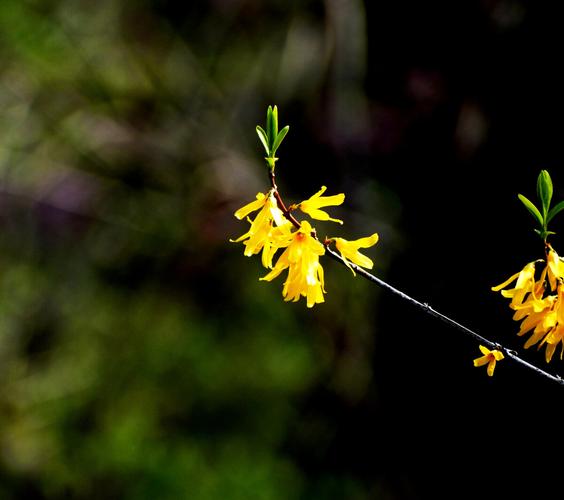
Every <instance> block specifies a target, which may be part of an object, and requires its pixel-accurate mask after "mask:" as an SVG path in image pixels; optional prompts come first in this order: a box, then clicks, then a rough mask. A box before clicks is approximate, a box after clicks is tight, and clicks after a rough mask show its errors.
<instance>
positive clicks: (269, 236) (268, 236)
mask: <svg viewBox="0 0 564 500" xmlns="http://www.w3.org/2000/svg"><path fill="white" fill-rule="evenodd" d="M256 198H257V199H256V200H255V201H252V202H251V203H248V204H247V205H245V206H244V207H242V208H240V209H239V210H237V211H236V212H235V217H237V218H238V219H242V218H244V217H246V216H247V215H249V214H250V213H252V212H256V211H257V210H260V212H259V213H258V214H257V216H256V217H255V219H254V220H250V219H249V218H247V220H249V222H250V223H251V227H250V228H249V230H248V231H247V232H246V233H245V234H243V235H242V236H240V237H239V238H237V239H236V240H231V241H233V242H235V243H238V242H241V241H244V245H245V251H244V254H245V255H246V256H247V257H250V256H251V255H255V254H257V253H259V252H260V251H261V250H262V264H263V266H264V267H266V268H271V267H272V258H273V256H274V254H275V253H276V250H278V248H279V247H277V246H276V244H275V242H276V241H277V239H278V238H279V237H280V235H281V234H289V233H290V229H289V226H288V225H289V224H290V223H289V221H288V220H287V219H286V218H285V217H284V214H283V213H282V210H280V208H278V204H277V202H276V198H275V197H274V194H273V192H272V191H270V192H268V193H267V194H266V195H265V194H263V193H258V194H257V196H256ZM290 225H291V224H290Z"/></svg>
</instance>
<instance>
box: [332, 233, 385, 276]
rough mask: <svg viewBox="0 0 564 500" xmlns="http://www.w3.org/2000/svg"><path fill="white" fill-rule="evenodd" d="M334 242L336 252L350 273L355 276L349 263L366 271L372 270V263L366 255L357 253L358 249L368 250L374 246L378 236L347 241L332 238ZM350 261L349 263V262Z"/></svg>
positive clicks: (375, 234)
mask: <svg viewBox="0 0 564 500" xmlns="http://www.w3.org/2000/svg"><path fill="white" fill-rule="evenodd" d="M332 240H333V241H334V242H335V246H336V247H337V250H338V251H339V253H340V254H341V257H342V258H343V261H344V262H345V264H346V265H347V267H348V268H349V269H350V270H351V272H352V273H353V274H354V275H355V276H356V273H355V272H354V269H353V268H352V266H351V265H350V262H352V263H354V264H356V265H357V266H360V267H366V268H367V269H372V267H373V266H374V263H373V262H372V260H371V259H370V258H368V257H367V256H366V255H363V254H362V253H360V252H359V251H358V249H359V248H369V247H371V246H374V245H375V244H376V243H377V242H378V234H377V233H374V234H373V235H372V236H367V237H365V238H359V239H358V240H353V241H348V240H345V239H344V238H332ZM349 261H350V262H349Z"/></svg>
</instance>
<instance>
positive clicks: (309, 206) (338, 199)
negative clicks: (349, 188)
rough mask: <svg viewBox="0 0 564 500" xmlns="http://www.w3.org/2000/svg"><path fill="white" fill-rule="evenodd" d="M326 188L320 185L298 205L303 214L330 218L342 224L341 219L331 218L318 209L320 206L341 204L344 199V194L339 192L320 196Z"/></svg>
mask: <svg viewBox="0 0 564 500" xmlns="http://www.w3.org/2000/svg"><path fill="white" fill-rule="evenodd" d="M326 190H327V188H326V187H325V186H322V187H321V189H320V190H319V191H318V192H317V193H315V194H314V195H313V196H312V197H311V198H309V199H307V200H305V201H302V202H301V203H300V204H299V205H298V207H299V209H300V210H301V211H302V212H303V213H304V214H307V215H309V216H310V217H311V218H312V219H317V220H330V221H333V222H338V223H339V224H342V223H343V221H342V220H339V219H332V218H331V217H329V214H328V213H327V212H325V211H324V210H320V208H321V207H332V206H337V205H341V204H342V203H343V201H345V195H344V194H343V193H341V194H335V195H333V196H321V195H322V194H323V193H324V192H325V191H326Z"/></svg>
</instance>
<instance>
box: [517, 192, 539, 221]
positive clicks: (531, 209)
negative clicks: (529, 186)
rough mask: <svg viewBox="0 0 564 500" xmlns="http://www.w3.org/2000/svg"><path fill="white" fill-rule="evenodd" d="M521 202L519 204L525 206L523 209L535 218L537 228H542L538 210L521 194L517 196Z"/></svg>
mask: <svg viewBox="0 0 564 500" xmlns="http://www.w3.org/2000/svg"><path fill="white" fill-rule="evenodd" d="M517 196H518V197H519V199H520V200H521V203H523V205H525V208H526V209H527V210H528V211H529V212H530V213H531V215H532V216H533V217H534V218H535V220H536V221H537V222H538V223H539V226H541V227H542V225H543V224H542V215H541V214H540V212H539V209H538V208H537V207H535V206H534V205H533V204H532V203H531V202H530V201H529V200H528V199H527V198H525V197H524V196H523V195H522V194H519V195H517Z"/></svg>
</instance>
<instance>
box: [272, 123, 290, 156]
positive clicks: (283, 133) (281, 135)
mask: <svg viewBox="0 0 564 500" xmlns="http://www.w3.org/2000/svg"><path fill="white" fill-rule="evenodd" d="M288 130H290V127H289V126H288V125H286V126H285V127H284V128H283V129H282V130H281V131H280V132H279V133H278V135H277V136H276V140H275V141H274V144H273V146H272V152H271V153H272V156H274V155H275V154H276V150H277V149H278V147H279V146H280V144H281V143H282V141H283V140H284V137H286V134H287V133H288Z"/></svg>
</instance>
